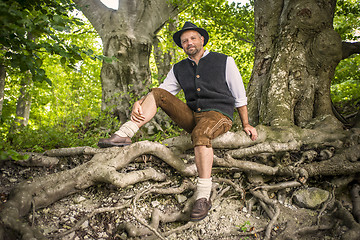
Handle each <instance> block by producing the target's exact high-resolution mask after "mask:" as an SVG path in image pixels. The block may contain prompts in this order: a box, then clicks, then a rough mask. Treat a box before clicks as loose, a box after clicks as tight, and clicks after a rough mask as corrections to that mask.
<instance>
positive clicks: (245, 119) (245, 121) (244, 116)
mask: <svg viewBox="0 0 360 240" xmlns="http://www.w3.org/2000/svg"><path fill="white" fill-rule="evenodd" d="M236 109H237V111H238V113H239V117H240V120H241V123H242V125H243V127H244V126H247V125H249V116H248V111H247V106H246V105H244V106H241V107H238V108H236Z"/></svg>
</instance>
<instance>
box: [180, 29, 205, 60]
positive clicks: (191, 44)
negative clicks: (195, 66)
mask: <svg viewBox="0 0 360 240" xmlns="http://www.w3.org/2000/svg"><path fill="white" fill-rule="evenodd" d="M180 41H181V46H182V48H183V49H184V52H185V53H186V54H187V55H188V56H194V55H196V54H197V53H198V52H200V51H201V49H202V48H203V46H204V37H203V36H201V35H200V33H199V32H197V31H194V30H188V31H185V32H184V33H183V34H181V36H180Z"/></svg>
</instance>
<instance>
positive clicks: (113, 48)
mask: <svg viewBox="0 0 360 240" xmlns="http://www.w3.org/2000/svg"><path fill="white" fill-rule="evenodd" d="M75 3H76V4H78V5H79V6H80V7H81V8H82V12H83V13H84V14H85V16H86V17H87V18H88V19H89V21H90V22H91V24H92V25H93V26H94V28H95V29H96V31H97V32H98V34H99V36H100V37H101V40H102V42H103V54H104V55H105V56H106V57H110V58H115V59H116V60H113V61H112V62H111V63H109V62H106V61H103V65H102V69H101V82H102V105H101V109H102V111H105V110H107V111H109V112H110V113H112V114H114V115H116V116H117V117H118V118H119V119H120V121H122V122H124V121H126V120H127V119H128V118H129V116H130V107H131V106H130V105H131V101H132V100H133V99H134V98H140V97H141V95H142V93H143V91H144V90H146V86H148V85H149V84H150V68H149V57H150V53H151V48H152V44H153V40H154V37H155V34H156V33H157V32H158V31H159V30H160V29H161V27H162V26H163V25H164V24H165V22H166V21H167V20H168V19H169V18H171V17H174V16H176V15H177V13H178V9H177V7H176V6H172V5H170V4H169V2H168V1H163V0H151V1H140V0H120V1H119V9H118V10H113V9H109V8H107V7H105V6H104V5H103V4H102V3H101V2H100V1H99V0H91V1H87V0H75Z"/></svg>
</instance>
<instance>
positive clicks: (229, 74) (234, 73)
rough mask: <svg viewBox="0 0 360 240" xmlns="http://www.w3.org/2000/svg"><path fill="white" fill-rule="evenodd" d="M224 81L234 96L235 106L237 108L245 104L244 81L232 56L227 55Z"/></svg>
mask: <svg viewBox="0 0 360 240" xmlns="http://www.w3.org/2000/svg"><path fill="white" fill-rule="evenodd" d="M226 83H227V84H228V87H229V89H230V92H231V93H232V95H233V97H234V98H235V107H236V108H238V107H242V106H245V105H247V97H246V92H245V87H244V83H243V81H242V78H241V74H240V72H239V69H238V68H237V66H236V63H235V60H234V59H233V58H232V57H228V58H227V62H226Z"/></svg>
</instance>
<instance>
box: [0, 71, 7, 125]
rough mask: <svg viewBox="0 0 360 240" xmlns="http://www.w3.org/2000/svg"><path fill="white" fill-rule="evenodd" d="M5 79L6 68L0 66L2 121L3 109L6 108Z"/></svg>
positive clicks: (0, 109) (0, 113) (0, 114)
mask: <svg viewBox="0 0 360 240" xmlns="http://www.w3.org/2000/svg"><path fill="white" fill-rule="evenodd" d="M5 77H6V69H5V66H4V65H2V64H0V120H1V116H2V109H3V106H4V96H5V93H4V91H5Z"/></svg>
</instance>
